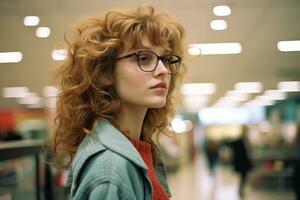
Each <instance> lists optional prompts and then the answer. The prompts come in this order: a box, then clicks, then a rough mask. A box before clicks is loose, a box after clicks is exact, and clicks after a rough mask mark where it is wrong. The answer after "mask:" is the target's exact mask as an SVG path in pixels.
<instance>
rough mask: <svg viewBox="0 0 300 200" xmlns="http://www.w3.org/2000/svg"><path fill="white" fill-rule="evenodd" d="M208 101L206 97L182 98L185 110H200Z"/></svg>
mask: <svg viewBox="0 0 300 200" xmlns="http://www.w3.org/2000/svg"><path fill="white" fill-rule="evenodd" d="M208 100H209V96H207V95H193V96H184V99H183V101H184V106H185V107H186V108H188V109H189V108H201V107H204V106H206V104H207V102H208Z"/></svg>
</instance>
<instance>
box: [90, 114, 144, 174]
mask: <svg viewBox="0 0 300 200" xmlns="http://www.w3.org/2000/svg"><path fill="white" fill-rule="evenodd" d="M95 132H96V135H97V136H98V138H99V140H100V143H101V144H102V145H103V146H104V147H105V148H107V149H110V150H111V151H113V152H115V153H117V154H119V155H121V156H123V157H125V158H127V159H128V160H130V161H131V162H133V163H134V164H135V165H137V166H139V167H141V168H143V169H145V170H147V169H148V167H147V166H146V164H145V162H144V161H143V159H142V157H141V156H140V154H139V153H138V151H137V150H136V148H135V147H134V146H133V144H132V143H131V142H130V141H129V140H128V139H127V138H126V137H125V136H124V135H123V133H121V132H120V131H119V130H118V129H116V128H115V127H114V126H113V125H112V124H111V123H110V122H109V121H108V120H107V119H102V120H101V121H98V122H97V126H96V129H95Z"/></svg>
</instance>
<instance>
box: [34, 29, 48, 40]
mask: <svg viewBox="0 0 300 200" xmlns="http://www.w3.org/2000/svg"><path fill="white" fill-rule="evenodd" d="M50 33H51V30H50V28H49V27H39V28H37V29H36V31H35V35H36V37H38V38H47V37H49V35H50Z"/></svg>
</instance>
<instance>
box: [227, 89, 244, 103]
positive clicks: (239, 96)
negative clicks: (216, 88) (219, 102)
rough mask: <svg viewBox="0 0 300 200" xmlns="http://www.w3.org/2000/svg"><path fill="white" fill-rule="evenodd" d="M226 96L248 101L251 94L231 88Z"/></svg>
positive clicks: (235, 99) (234, 99)
mask: <svg viewBox="0 0 300 200" xmlns="http://www.w3.org/2000/svg"><path fill="white" fill-rule="evenodd" d="M226 97H227V98H229V99H232V100H233V101H247V100H248V99H249V94H247V93H242V92H240V91H236V90H230V91H228V92H226Z"/></svg>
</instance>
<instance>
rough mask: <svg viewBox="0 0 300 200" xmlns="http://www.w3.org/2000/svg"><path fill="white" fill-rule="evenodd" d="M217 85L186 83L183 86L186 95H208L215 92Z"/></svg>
mask: <svg viewBox="0 0 300 200" xmlns="http://www.w3.org/2000/svg"><path fill="white" fill-rule="evenodd" d="M216 90H217V87H216V85H215V84H213V83H186V84H184V85H183V86H182V87H181V93H182V94H184V95H206V94H214V93H215V92H216Z"/></svg>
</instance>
